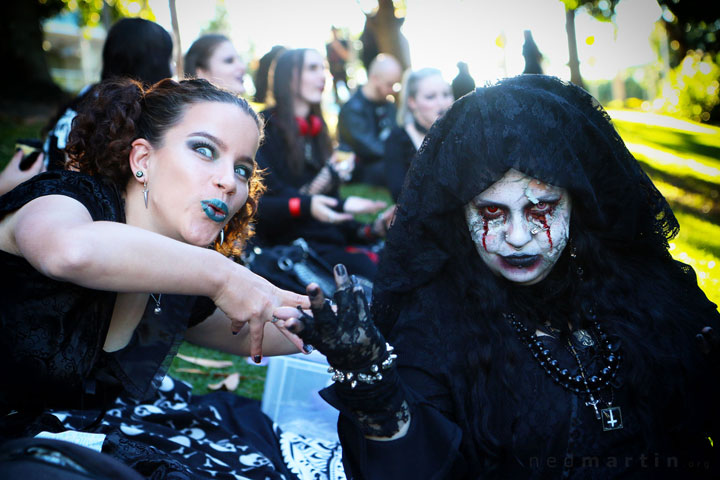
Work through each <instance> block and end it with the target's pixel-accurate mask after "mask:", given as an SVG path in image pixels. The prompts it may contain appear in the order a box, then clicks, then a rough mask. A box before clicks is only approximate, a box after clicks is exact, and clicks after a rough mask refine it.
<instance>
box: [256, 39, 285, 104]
mask: <svg viewBox="0 0 720 480" xmlns="http://www.w3.org/2000/svg"><path fill="white" fill-rule="evenodd" d="M285 51H287V48H285V47H283V46H282V45H275V46H273V47H272V48H271V49H270V51H269V52H267V53H266V54H265V55H263V56H262V57H260V60H259V61H258V68H257V70H255V76H254V83H255V96H254V97H253V100H254V101H255V102H257V103H266V104H272V103H274V102H273V101H270V99H269V98H268V95H269V96H270V97H272V81H271V72H272V71H273V69H274V67H275V65H274V62H275V60H276V59H277V57H279V56H280V55H282V54H283V53H284V52H285Z"/></svg>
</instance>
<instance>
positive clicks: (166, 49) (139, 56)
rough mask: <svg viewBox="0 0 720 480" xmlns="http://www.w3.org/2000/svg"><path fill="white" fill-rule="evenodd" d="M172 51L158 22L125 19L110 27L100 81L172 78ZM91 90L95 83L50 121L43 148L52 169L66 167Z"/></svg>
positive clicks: (166, 35) (142, 81) (153, 81)
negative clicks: (72, 136)
mask: <svg viewBox="0 0 720 480" xmlns="http://www.w3.org/2000/svg"><path fill="white" fill-rule="evenodd" d="M172 50H173V43H172V38H171V37H170V34H169V33H168V32H167V31H166V30H165V29H164V28H162V27H161V26H160V25H158V24H157V23H155V22H151V21H149V20H144V19H142V18H122V19H120V20H118V21H117V22H115V23H114V24H113V26H112V27H110V30H109V31H108V35H107V38H106V39H105V43H104V44H103V51H102V73H101V75H100V80H101V81H102V80H108V79H111V78H132V79H133V80H137V81H139V82H140V83H143V84H145V85H147V86H149V85H153V84H155V83H157V82H159V81H160V80H162V79H163V78H170V77H172V75H173V72H172V66H171V61H172ZM91 91H92V85H90V86H88V87H85V88H84V89H83V90H82V91H81V92H80V94H79V95H78V96H77V97H75V98H74V99H73V100H72V101H71V102H70V103H69V104H68V105H65V106H63V107H61V108H60V109H58V113H57V115H56V116H55V117H54V118H53V119H52V120H51V121H50V122H48V127H46V130H47V134H46V139H45V145H44V147H43V150H44V151H45V155H46V163H47V165H48V169H51V170H52V169H58V170H62V169H64V168H65V163H66V160H67V158H66V156H65V145H66V144H67V137H68V135H69V134H70V129H71V128H72V121H73V118H75V115H77V111H78V109H79V108H80V106H81V103H82V101H83V100H84V98H85V96H86V94H88V93H89V92H91Z"/></svg>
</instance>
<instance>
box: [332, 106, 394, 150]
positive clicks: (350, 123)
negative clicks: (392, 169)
mask: <svg viewBox="0 0 720 480" xmlns="http://www.w3.org/2000/svg"><path fill="white" fill-rule="evenodd" d="M338 132H339V134H340V139H341V141H342V142H344V143H347V144H348V145H349V146H350V148H352V151H353V152H355V154H357V155H358V156H359V157H360V158H369V159H372V160H376V159H379V158H382V156H383V149H384V145H383V141H382V140H380V138H378V136H377V134H376V132H375V129H374V126H373V124H372V122H371V121H370V119H369V118H367V115H366V113H365V112H364V111H363V110H362V109H361V108H358V106H357V105H355V104H350V103H348V104H346V105H345V107H344V108H341V109H340V115H339V117H338Z"/></svg>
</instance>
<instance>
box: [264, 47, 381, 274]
mask: <svg viewBox="0 0 720 480" xmlns="http://www.w3.org/2000/svg"><path fill="white" fill-rule="evenodd" d="M324 89H325V68H324V59H323V57H322V56H321V55H320V54H319V53H318V52H317V51H315V50H311V49H295V50H289V51H287V52H285V53H284V54H282V55H281V56H280V57H279V58H278V59H277V63H276V66H275V73H274V82H273V95H274V97H275V102H276V105H275V107H273V108H271V109H269V110H266V111H264V112H262V116H263V117H264V118H265V121H266V131H265V141H264V142H263V144H262V145H261V147H260V150H259V151H258V156H257V162H258V166H259V167H260V168H261V169H262V170H263V171H264V175H265V184H266V186H267V192H266V194H265V195H264V196H263V198H262V199H261V200H260V204H259V207H258V222H257V227H256V233H257V239H258V242H260V243H261V244H265V245H278V244H289V243H291V242H292V241H293V240H295V239H297V238H303V239H304V240H305V241H307V242H308V244H309V245H310V246H311V247H312V248H313V249H314V250H315V251H316V252H317V253H318V254H319V255H320V256H321V257H322V258H323V259H325V260H326V261H327V262H328V263H329V264H331V265H332V264H334V263H338V262H347V264H348V268H349V269H350V271H351V272H353V273H355V274H357V275H361V276H363V277H365V278H367V279H372V278H373V277H374V274H375V270H376V253H375V252H372V251H369V250H368V249H367V248H363V247H362V246H361V245H363V244H364V245H365V246H368V247H369V245H370V244H371V243H373V242H374V241H376V240H377V239H378V238H379V236H380V234H381V233H382V223H381V222H377V223H376V224H375V226H374V227H371V226H367V225H363V224H360V223H358V222H356V221H354V220H353V218H354V217H353V215H354V214H357V213H375V212H377V211H379V210H380V209H382V208H383V207H385V206H386V205H385V202H381V201H374V200H368V199H365V198H361V197H355V196H351V197H348V198H346V199H344V200H341V199H340V198H339V186H340V183H341V179H340V174H339V172H338V168H339V167H338V162H336V161H335V159H336V158H337V154H336V153H335V152H334V151H333V145H332V142H331V140H330V137H329V135H328V130H327V125H326V124H325V121H324V120H323V117H322V110H321V108H320V100H321V99H322V94H323V90H324ZM341 259H342V260H341Z"/></svg>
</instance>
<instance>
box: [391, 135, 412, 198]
mask: <svg viewBox="0 0 720 480" xmlns="http://www.w3.org/2000/svg"><path fill="white" fill-rule="evenodd" d="M413 155H415V146H414V145H413V144H412V140H410V138H408V136H407V133H405V131H404V130H403V129H402V127H397V128H395V129H393V131H392V133H390V136H389V137H388V138H387V140H385V157H384V158H385V161H384V163H385V180H386V182H387V186H388V189H389V190H390V193H391V194H392V197H393V200H394V201H395V202H397V200H398V197H399V196H400V190H402V186H403V183H404V182H405V175H406V174H407V168H408V165H409V164H410V160H411V158H412V156H413Z"/></svg>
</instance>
